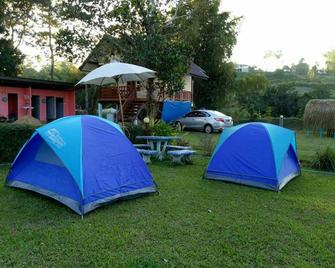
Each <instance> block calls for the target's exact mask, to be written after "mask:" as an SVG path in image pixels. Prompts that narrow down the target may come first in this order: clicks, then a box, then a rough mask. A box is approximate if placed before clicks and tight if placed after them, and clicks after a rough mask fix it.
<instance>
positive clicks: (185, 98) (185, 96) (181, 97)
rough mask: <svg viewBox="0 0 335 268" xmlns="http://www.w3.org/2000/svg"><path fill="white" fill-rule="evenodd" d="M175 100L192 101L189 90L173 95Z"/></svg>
mask: <svg viewBox="0 0 335 268" xmlns="http://www.w3.org/2000/svg"><path fill="white" fill-rule="evenodd" d="M173 99H175V100H180V101H192V92H191V91H181V92H178V93H176V94H175V95H174V98H173Z"/></svg>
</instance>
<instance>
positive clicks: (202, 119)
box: [193, 111, 207, 129]
mask: <svg viewBox="0 0 335 268" xmlns="http://www.w3.org/2000/svg"><path fill="white" fill-rule="evenodd" d="M206 118H207V115H206V113H204V112H201V111H198V112H197V113H196V115H195V117H194V120H193V128H195V129H203V128H204V126H205V124H206Z"/></svg>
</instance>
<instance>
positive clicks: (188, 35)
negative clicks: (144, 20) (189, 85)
mask: <svg viewBox="0 0 335 268" xmlns="http://www.w3.org/2000/svg"><path fill="white" fill-rule="evenodd" d="M219 6H220V1H219V0H209V1H202V0H185V1H181V3H180V4H179V5H178V6H177V8H176V10H175V20H174V24H175V25H176V29H177V31H178V32H180V35H181V38H182V39H183V40H185V42H186V44H187V46H188V47H189V50H190V51H191V52H192V56H193V58H194V62H195V63H196V64H198V65H199V66H201V67H202V68H203V69H204V70H205V71H206V73H207V75H208V76H209V80H208V81H201V80H197V81H196V82H195V85H194V101H195V104H196V106H197V107H207V108H213V109H215V108H218V107H220V106H222V103H223V102H224V99H225V97H226V95H227V93H228V91H229V90H231V89H232V87H233V82H234V79H235V72H234V66H233V64H231V63H229V58H230V56H231V54H232V49H233V47H234V45H235V43H236V35H237V25H238V22H239V18H232V17H231V16H230V14H229V13H228V12H219Z"/></svg>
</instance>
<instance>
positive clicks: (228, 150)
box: [204, 123, 300, 191]
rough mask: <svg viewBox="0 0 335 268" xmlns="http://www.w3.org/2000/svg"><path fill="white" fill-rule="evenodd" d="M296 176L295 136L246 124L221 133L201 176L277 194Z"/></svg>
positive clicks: (297, 164) (290, 132)
mask: <svg viewBox="0 0 335 268" xmlns="http://www.w3.org/2000/svg"><path fill="white" fill-rule="evenodd" d="M298 175H300V165H299V160H298V157H297V146H296V139H295V133H294V132H293V131H291V130H288V129H285V128H282V127H278V126H276V125H271V124H265V123H247V124H242V125H238V126H235V127H232V128H227V129H225V130H224V131H223V132H222V134H221V136H220V139H219V142H218V144H217V146H216V148H215V151H214V153H213V155H212V158H211V160H210V163H209V165H208V167H207V170H206V173H205V176H204V177H205V178H207V179H214V180H224V181H230V182H235V183H241V184H246V185H251V186H255V187H261V188H265V189H270V190H275V191H279V190H280V189H281V188H283V187H284V186H285V184H287V183H288V182H289V181H290V180H291V179H293V178H294V177H296V176H298Z"/></svg>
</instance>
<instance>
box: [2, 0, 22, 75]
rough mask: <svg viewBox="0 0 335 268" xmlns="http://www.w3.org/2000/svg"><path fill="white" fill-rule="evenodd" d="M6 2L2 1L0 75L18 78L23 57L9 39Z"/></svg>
mask: <svg viewBox="0 0 335 268" xmlns="http://www.w3.org/2000/svg"><path fill="white" fill-rule="evenodd" d="M6 7H7V6H6V2H5V1H4V0H0V75H3V76H16V75H17V74H18V73H19V72H20V68H21V64H22V62H23V59H24V57H23V55H22V54H21V52H20V51H19V50H18V49H17V48H15V47H14V45H13V42H12V41H11V40H9V39H8V38H7V37H8V36H7V34H8V32H7V29H6V21H5V13H6Z"/></svg>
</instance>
